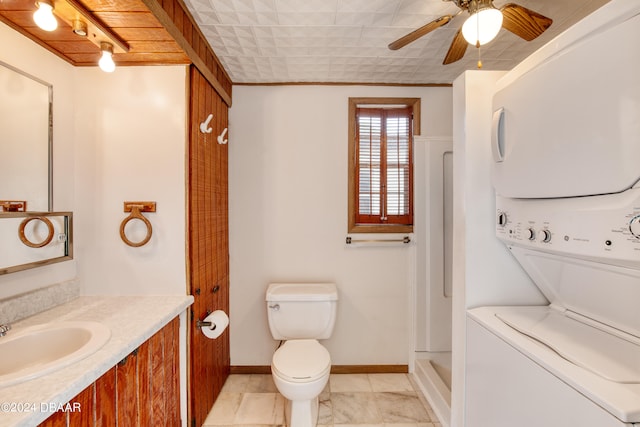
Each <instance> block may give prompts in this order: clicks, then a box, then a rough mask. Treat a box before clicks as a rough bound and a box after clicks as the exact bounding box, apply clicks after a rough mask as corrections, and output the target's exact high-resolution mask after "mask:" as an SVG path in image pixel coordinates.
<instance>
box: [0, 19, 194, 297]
mask: <svg viewBox="0 0 640 427" xmlns="http://www.w3.org/2000/svg"><path fill="white" fill-rule="evenodd" d="M0 39H1V40H2V43H1V44H0V60H2V61H4V62H6V63H8V64H11V65H13V66H14V67H17V68H19V69H21V70H23V71H26V72H28V73H30V74H33V75H34V76H36V77H38V78H40V79H42V80H44V81H47V82H49V83H51V84H52V85H53V104H54V105H53V147H54V148H53V156H54V159H53V172H54V176H53V184H54V191H53V193H54V194H53V199H54V204H53V207H54V210H60V211H66V210H69V211H73V212H74V230H73V231H74V260H72V261H66V262H62V263H58V264H54V265H51V266H46V267H40V268H36V269H31V270H26V271H22V272H17V273H11V274H8V275H3V276H0V298H8V297H11V296H13V295H17V294H21V293H24V292H27V291H30V290H34V289H38V288H42V287H45V286H49V285H52V284H56V283H61V282H64V281H68V280H75V279H79V280H80V285H81V292H82V293H83V294H88V295H141V294H147V295H153V294H156V295H166V294H173V295H184V294H186V255H185V253H186V252H185V251H186V249H185V221H186V219H185V192H186V189H185V152H186V151H185V142H186V130H185V124H186V105H187V99H186V67H185V66H162V67H119V68H118V69H117V70H116V71H115V72H114V73H112V74H107V73H104V72H102V71H101V70H100V69H98V68H97V67H72V66H70V65H69V64H68V63H66V62H65V61H63V60H61V59H60V58H58V57H57V56H55V55H53V54H51V53H49V52H48V51H47V50H45V49H43V48H42V47H40V46H39V45H37V44H35V43H34V42H32V41H30V40H29V39H27V38H26V37H24V36H22V35H21V34H19V33H18V32H16V31H14V30H12V29H11V28H9V27H7V26H5V25H4V24H2V23H0ZM125 200H151V201H156V202H157V212H156V213H152V214H148V218H149V220H150V221H151V223H152V224H153V227H154V228H153V237H152V239H151V241H150V242H149V244H147V245H146V246H144V247H141V248H130V247H128V246H126V245H125V244H124V243H123V242H122V240H121V239H120V235H119V227H120V222H121V221H122V220H123V219H124V218H125V217H126V214H125V213H124V212H123V205H122V204H123V202H124V201H125ZM130 228H131V233H132V234H131V237H130V238H131V239H132V240H140V239H141V238H139V236H138V235H137V234H136V232H137V230H139V229H141V223H140V222H139V221H133V222H131V227H127V229H128V230H129V229H130Z"/></svg>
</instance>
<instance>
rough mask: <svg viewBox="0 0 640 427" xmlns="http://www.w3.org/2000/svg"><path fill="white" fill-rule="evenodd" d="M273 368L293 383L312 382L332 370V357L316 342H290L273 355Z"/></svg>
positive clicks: (286, 342)
mask: <svg viewBox="0 0 640 427" xmlns="http://www.w3.org/2000/svg"><path fill="white" fill-rule="evenodd" d="M271 368H272V369H273V370H274V371H275V372H276V373H277V374H278V375H279V376H280V377H283V378H285V379H286V378H290V379H291V380H292V381H294V382H295V381H311V380H314V379H316V378H319V377H321V376H322V375H323V374H325V373H326V372H327V371H328V370H329V369H331V356H330V355H329V352H328V351H327V349H326V348H324V347H323V346H322V345H321V344H320V343H319V342H318V341H316V340H289V341H285V343H284V344H283V345H282V347H280V348H279V349H278V350H276V352H275V353H274V355H273V361H272V363H271Z"/></svg>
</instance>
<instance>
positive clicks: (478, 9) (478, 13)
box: [462, 0, 502, 47]
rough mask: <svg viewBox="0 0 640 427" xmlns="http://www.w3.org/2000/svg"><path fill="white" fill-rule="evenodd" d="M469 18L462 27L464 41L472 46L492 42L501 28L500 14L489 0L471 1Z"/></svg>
mask: <svg viewBox="0 0 640 427" xmlns="http://www.w3.org/2000/svg"><path fill="white" fill-rule="evenodd" d="M469 13H471V16H470V17H469V18H467V20H466V21H465V22H464V24H463V25H462V35H463V37H464V39H465V40H466V41H467V42H469V43H470V44H472V45H474V46H476V47H477V46H481V45H483V44H486V43H489V42H490V41H491V40H493V39H494V38H495V37H496V36H497V35H498V33H499V32H500V28H502V12H500V11H499V10H498V9H496V8H495V7H493V4H492V3H491V0H477V1H472V2H471V5H470V6H469Z"/></svg>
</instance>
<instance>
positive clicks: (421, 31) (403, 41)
mask: <svg viewBox="0 0 640 427" xmlns="http://www.w3.org/2000/svg"><path fill="white" fill-rule="evenodd" d="M452 18H453V16H451V15H444V16H441V17H440V18H438V19H436V20H435V21H431V22H429V23H428V24H426V25H423V26H422V27H420V28H418V29H417V30H414V31H412V32H410V33H409V34H407V35H406V36H404V37H400V38H399V39H398V40H396V41H394V42H392V43H390V44H389V49H391V50H398V49H400V48H401V47H405V46H406V45H408V44H409V43H411V42H414V41H416V40H418V39H419V38H420V37H422V36H424V35H426V34H429V33H430V32H431V31H433V30H436V29H438V28H440V27H442V26H443V25H446V24H448V23H449V21H451V19H452Z"/></svg>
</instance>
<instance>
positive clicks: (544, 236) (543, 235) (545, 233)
mask: <svg viewBox="0 0 640 427" xmlns="http://www.w3.org/2000/svg"><path fill="white" fill-rule="evenodd" d="M540 240H541V241H542V242H543V243H549V242H550V241H551V231H549V230H542V231H540Z"/></svg>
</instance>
